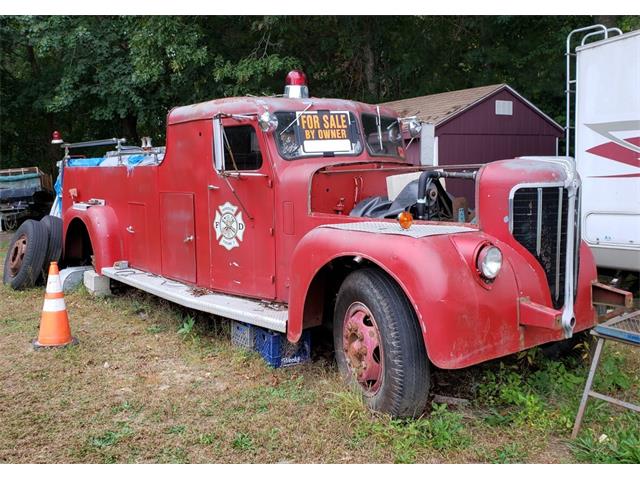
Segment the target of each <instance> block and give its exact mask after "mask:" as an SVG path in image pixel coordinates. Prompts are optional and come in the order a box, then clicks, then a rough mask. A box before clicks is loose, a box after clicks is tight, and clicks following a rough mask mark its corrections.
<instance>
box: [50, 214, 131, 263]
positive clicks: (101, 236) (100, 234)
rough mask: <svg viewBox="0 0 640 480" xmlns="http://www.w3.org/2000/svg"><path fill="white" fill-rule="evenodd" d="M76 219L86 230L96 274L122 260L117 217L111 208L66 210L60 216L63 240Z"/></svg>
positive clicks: (121, 244)
mask: <svg viewBox="0 0 640 480" xmlns="http://www.w3.org/2000/svg"><path fill="white" fill-rule="evenodd" d="M76 218H77V219H79V220H80V221H82V223H83V224H84V225H85V227H86V228H87V232H88V234H89V239H90V240H91V247H92V249H93V254H94V263H95V268H96V271H97V272H100V271H102V268H103V267H111V266H113V263H114V262H115V261H117V260H122V259H123V258H124V256H123V242H122V238H121V237H120V235H118V233H117V232H119V231H120V229H119V222H118V217H117V215H116V214H115V212H114V210H113V208H111V207H110V206H100V205H96V206H92V207H89V208H87V209H86V210H75V209H74V208H68V209H67V210H66V211H65V212H64V214H63V216H62V220H63V224H64V232H63V238H65V239H66V238H67V230H68V228H69V225H70V224H71V222H72V221H73V220H74V219H76Z"/></svg>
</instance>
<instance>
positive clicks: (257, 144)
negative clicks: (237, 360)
mask: <svg viewBox="0 0 640 480" xmlns="http://www.w3.org/2000/svg"><path fill="white" fill-rule="evenodd" d="M223 125H224V136H226V139H225V140H224V162H225V163H224V171H222V172H216V169H215V166H214V165H212V166H211V174H210V181H209V184H208V190H209V220H210V222H211V223H210V237H209V238H210V255H211V262H210V268H211V288H213V289H215V290H221V291H225V292H229V293H234V294H237V295H242V296H250V297H256V298H275V276H274V274H275V240H274V236H273V234H274V214H273V213H274V212H273V208H274V207H273V203H274V193H273V180H272V172H271V167H270V163H269V160H268V157H267V155H268V153H267V152H268V150H267V149H266V148H265V145H264V134H263V133H262V132H261V131H259V130H257V129H256V128H255V126H254V124H251V123H246V122H245V123H242V122H238V121H237V120H235V119H227V120H225V121H224V122H223ZM214 135H215V133H214Z"/></svg>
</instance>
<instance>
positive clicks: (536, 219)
mask: <svg viewBox="0 0 640 480" xmlns="http://www.w3.org/2000/svg"><path fill="white" fill-rule="evenodd" d="M568 209H569V195H568V191H567V189H566V188H564V187H563V186H531V187H521V188H519V189H517V190H516V191H515V192H514V193H513V203H512V218H511V232H512V234H513V237H514V238H515V239H516V240H517V241H518V242H519V243H520V244H522V245H523V246H524V247H525V248H526V249H527V250H528V251H529V252H530V253H531V254H532V255H533V256H534V257H536V259H537V260H538V262H539V263H540V265H541V266H542V268H543V269H544V272H545V275H546V277H547V283H548V285H549V291H550V292H551V300H552V303H553V306H554V308H556V309H560V308H562V306H563V305H564V302H565V279H566V273H567V272H566V264H567V261H566V260H567V259H566V253H567V227H568V225H571V226H572V227H573V226H574V225H575V223H576V222H575V221H574V215H571V216H569V215H568ZM571 274H574V275H575V274H577V272H571Z"/></svg>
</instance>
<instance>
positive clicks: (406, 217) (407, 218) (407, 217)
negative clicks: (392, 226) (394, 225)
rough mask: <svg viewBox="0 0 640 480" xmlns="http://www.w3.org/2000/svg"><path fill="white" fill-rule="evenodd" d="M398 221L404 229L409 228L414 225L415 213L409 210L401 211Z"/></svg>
mask: <svg viewBox="0 0 640 480" xmlns="http://www.w3.org/2000/svg"><path fill="white" fill-rule="evenodd" d="M398 223H399V224H400V226H401V227H402V228H403V229H404V230H407V229H408V228H409V227H410V226H411V225H413V215H411V214H410V213H409V212H400V213H399V214H398Z"/></svg>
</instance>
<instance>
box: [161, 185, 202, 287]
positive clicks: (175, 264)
mask: <svg viewBox="0 0 640 480" xmlns="http://www.w3.org/2000/svg"><path fill="white" fill-rule="evenodd" d="M194 220H195V219H194V201H193V193H182V192H162V193H160V237H161V239H162V274H163V275H164V276H165V277H169V278H173V279H175V280H183V281H185V282H189V283H195V282H196V247H195V221H194Z"/></svg>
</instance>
